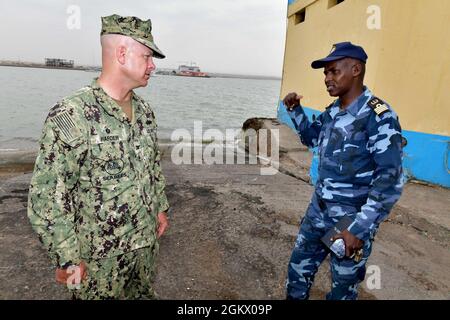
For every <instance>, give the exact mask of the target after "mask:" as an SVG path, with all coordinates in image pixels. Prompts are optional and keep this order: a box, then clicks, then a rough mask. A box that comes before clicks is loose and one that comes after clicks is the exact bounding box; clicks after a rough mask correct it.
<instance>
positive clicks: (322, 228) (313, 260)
mask: <svg viewBox="0 0 450 320" xmlns="http://www.w3.org/2000/svg"><path fill="white" fill-rule="evenodd" d="M340 218H341V217H327V214H326V213H324V212H318V211H317V209H316V208H315V207H314V206H313V205H310V206H309V208H308V211H307V213H306V215H305V217H304V218H303V220H302V223H301V225H300V230H299V233H298V236H297V240H296V242H295V247H294V249H293V251H292V255H291V258H290V261H289V265H288V277H287V281H286V294H287V299H293V300H306V299H308V298H309V291H310V289H311V286H312V284H313V282H314V277H315V274H316V272H317V270H318V268H319V266H320V265H321V264H322V262H323V261H324V260H325V258H326V257H327V255H328V254H329V253H330V250H329V249H328V248H327V247H326V246H325V245H324V244H323V242H322V241H321V240H320V238H321V237H322V236H324V235H325V233H326V232H327V231H328V230H329V229H330V228H332V227H333V226H334V225H335V224H336V223H337V222H338V220H339V219H340ZM372 240H373V238H371V239H370V240H367V241H365V243H364V246H363V250H364V254H363V258H362V259H361V261H360V262H358V263H356V262H355V261H354V260H353V259H349V258H347V257H344V258H342V259H340V258H338V257H337V256H336V255H335V254H334V253H331V256H330V266H331V278H332V285H331V291H330V292H329V293H328V294H327V295H326V299H327V300H354V299H356V298H357V296H358V285H359V283H360V282H361V281H363V280H364V278H365V275H366V262H367V259H368V258H369V256H370V253H371V251H372Z"/></svg>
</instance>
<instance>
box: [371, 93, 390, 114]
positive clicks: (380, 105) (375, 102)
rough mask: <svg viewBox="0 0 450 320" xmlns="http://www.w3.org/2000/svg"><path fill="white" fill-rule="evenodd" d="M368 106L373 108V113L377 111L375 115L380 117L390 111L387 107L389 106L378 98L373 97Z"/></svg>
mask: <svg viewBox="0 0 450 320" xmlns="http://www.w3.org/2000/svg"><path fill="white" fill-rule="evenodd" d="M368 105H369V107H371V108H372V109H373V111H375V113H376V114H377V115H378V116H381V115H382V114H383V113H385V112H386V111H389V108H388V107H387V105H386V104H385V103H384V102H383V101H382V100H381V99H378V98H377V97H373V98H372V99H370V101H369V102H368Z"/></svg>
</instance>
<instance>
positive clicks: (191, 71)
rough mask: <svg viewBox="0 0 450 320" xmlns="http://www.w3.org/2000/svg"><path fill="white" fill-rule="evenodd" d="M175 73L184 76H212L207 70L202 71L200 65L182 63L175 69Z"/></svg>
mask: <svg viewBox="0 0 450 320" xmlns="http://www.w3.org/2000/svg"><path fill="white" fill-rule="evenodd" d="M174 73H175V75H177V76H183V77H199V78H209V77H210V76H209V75H208V74H207V73H206V72H202V71H201V70H200V68H199V67H198V66H193V65H192V66H188V65H184V64H182V65H180V66H179V67H178V69H177V70H175V71H174Z"/></svg>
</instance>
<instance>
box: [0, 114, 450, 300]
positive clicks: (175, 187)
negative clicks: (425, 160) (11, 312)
mask: <svg viewBox="0 0 450 320" xmlns="http://www.w3.org/2000/svg"><path fill="white" fill-rule="evenodd" d="M273 125H275V126H277V127H280V126H279V125H278V124H277V123H273ZM280 128H281V129H282V131H283V132H284V133H283V134H282V136H284V135H286V137H285V138H283V139H284V140H283V141H284V143H283V144H282V148H281V154H280V165H281V167H280V171H282V172H284V173H281V172H279V173H277V174H276V175H261V174H260V169H261V165H259V164H253V165H251V164H241V165H209V166H208V165H174V164H173V163H172V161H170V156H171V150H170V149H167V148H164V150H165V151H164V156H163V170H164V174H165V176H166V178H167V195H168V198H169V201H170V203H171V206H172V208H173V211H172V213H171V216H170V228H169V229H168V231H167V233H166V234H165V235H164V236H163V237H162V239H161V250H160V256H159V260H158V272H157V276H156V280H155V286H156V290H157V292H158V293H159V295H160V297H161V298H162V299H284V282H285V278H286V271H287V262H288V260H289V257H290V253H291V250H292V248H293V245H294V241H295V238H296V235H297V232H298V227H299V221H300V219H301V217H302V216H303V214H304V212H305V210H306V207H307V205H308V203H309V199H310V197H311V193H312V190H313V188H312V186H311V185H310V184H309V183H307V182H305V181H303V180H308V176H307V168H308V166H309V162H310V156H309V152H308V151H306V150H305V149H304V148H302V147H301V146H298V145H296V140H295V139H293V140H291V137H290V133H289V132H288V131H285V128H282V127H280ZM21 170H23V168H21V169H20V170H17V171H19V172H13V171H14V170H13V169H11V167H9V168H8V170H3V171H0V172H3V173H2V174H1V175H0V299H67V298H69V296H68V294H67V292H66V291H65V289H64V288H63V287H61V286H59V285H57V284H55V282H54V269H53V267H52V266H51V264H50V262H49V260H48V258H47V255H46V252H45V251H44V250H43V249H42V248H41V246H40V244H39V242H38V239H37V236H36V235H35V234H34V233H33V231H32V229H31V226H30V224H29V222H28V219H27V217H26V201H27V192H28V184H29V181H30V178H31V174H30V173H25V174H24V173H21V172H20V171H21ZM6 171H8V172H6ZM449 208H450V191H449V190H448V189H444V188H440V187H435V186H428V185H422V184H417V183H409V184H407V185H406V187H405V190H404V193H403V195H402V197H401V199H400V201H399V202H398V204H397V205H396V206H395V208H394V210H393V212H392V213H391V215H390V216H389V219H388V220H387V221H386V222H384V223H383V224H382V225H381V227H380V231H379V232H378V234H377V237H376V240H375V242H374V248H373V253H372V255H371V257H370V259H369V263H368V266H369V270H370V273H368V274H367V276H366V280H365V281H364V282H363V283H362V286H361V288H360V299H449V298H450V272H449V269H450V251H449V248H450V232H449V230H450V214H449ZM378 272H379V274H380V276H381V278H380V279H381V281H380V283H379V284H380V287H379V288H373V286H374V285H377V284H378V283H377V282H376V281H375V282H374V281H373V276H374V275H375V274H376V273H378ZM329 278H330V272H329V265H328V261H325V262H324V264H323V265H322V266H321V268H320V271H319V273H318V275H317V277H316V282H315V284H314V286H313V289H312V295H311V298H312V299H323V298H324V296H325V294H326V292H328V290H329V287H330V279H329Z"/></svg>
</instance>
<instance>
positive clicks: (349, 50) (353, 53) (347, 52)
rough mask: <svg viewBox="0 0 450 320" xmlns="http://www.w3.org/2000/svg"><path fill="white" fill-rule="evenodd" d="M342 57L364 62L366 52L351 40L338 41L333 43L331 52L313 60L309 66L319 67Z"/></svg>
mask: <svg viewBox="0 0 450 320" xmlns="http://www.w3.org/2000/svg"><path fill="white" fill-rule="evenodd" d="M344 58H354V59H358V60H361V61H362V62H364V63H366V61H367V58H368V56H367V54H366V52H365V51H364V49H363V48H362V47H360V46H357V45H354V44H353V43H351V42H339V43H336V44H334V45H333V48H332V49H331V52H330V54H329V55H328V56H326V57H325V58H323V59H320V60H316V61H313V63H311V67H313V68H314V69H320V68H323V67H325V65H326V64H327V63H328V62H330V61H336V60H340V59H344Z"/></svg>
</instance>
